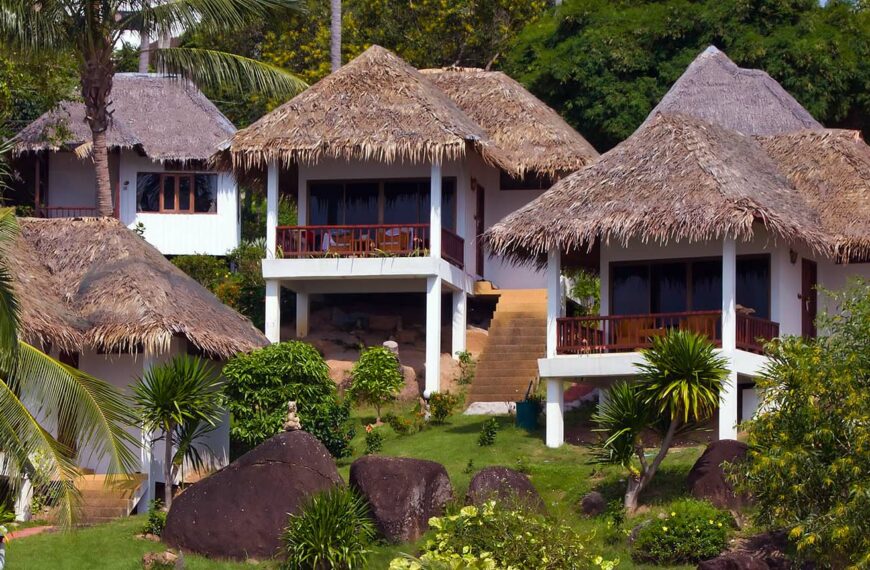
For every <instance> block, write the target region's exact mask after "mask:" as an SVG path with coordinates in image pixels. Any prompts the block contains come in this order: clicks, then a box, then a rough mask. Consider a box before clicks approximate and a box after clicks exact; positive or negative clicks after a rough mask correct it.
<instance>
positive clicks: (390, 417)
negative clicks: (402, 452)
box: [384, 412, 414, 435]
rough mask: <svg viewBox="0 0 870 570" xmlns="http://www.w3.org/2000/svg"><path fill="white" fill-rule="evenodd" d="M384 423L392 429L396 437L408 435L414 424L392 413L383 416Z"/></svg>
mask: <svg viewBox="0 0 870 570" xmlns="http://www.w3.org/2000/svg"><path fill="white" fill-rule="evenodd" d="M384 421H385V422H386V423H387V425H389V426H390V427H391V428H393V431H394V432H396V435H408V434H409V433H411V430H412V429H413V428H414V422H412V421H411V420H409V419H408V418H405V417H402V416H398V415H396V414H394V413H392V412H389V413H386V414H384Z"/></svg>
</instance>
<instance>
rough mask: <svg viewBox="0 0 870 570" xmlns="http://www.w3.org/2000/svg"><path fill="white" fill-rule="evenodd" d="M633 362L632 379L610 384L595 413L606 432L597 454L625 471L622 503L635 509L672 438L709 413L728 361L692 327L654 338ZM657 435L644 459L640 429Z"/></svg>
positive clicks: (631, 509) (715, 399)
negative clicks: (634, 376)
mask: <svg viewBox="0 0 870 570" xmlns="http://www.w3.org/2000/svg"><path fill="white" fill-rule="evenodd" d="M642 355H643V361H642V362H641V363H640V364H638V365H637V369H638V373H639V377H638V379H637V380H636V381H635V382H621V383H618V384H616V385H614V386H613V387H612V388H611V389H610V390H609V391H608V392H609V393H608V397H607V399H606V400H605V401H604V403H602V405H601V406H600V407H599V410H598V412H597V413H596V414H595V416H593V421H594V422H595V423H597V424H598V430H599V431H602V432H604V433H605V434H606V439H605V440H604V442H603V443H602V444H601V447H600V449H599V453H598V459H599V460H600V461H602V462H608V463H618V464H620V465H622V466H623V467H625V469H626V470H627V471H628V474H629V475H628V486H627V488H626V491H625V507H626V509H628V510H629V511H630V512H633V511H635V510H636V509H637V503H638V497H639V496H640V493H641V491H643V490H644V489H645V488H646V487H647V486H648V485H649V483H650V481H652V479H653V477H654V476H655V474H656V472H657V471H658V469H659V466H660V465H661V463H662V461H663V460H664V458H665V456H666V455H667V454H668V451H669V450H670V448H671V445H672V444H673V442H674V436H675V435H676V434H677V433H678V432H679V431H680V430H681V429H685V428H687V427H690V426H693V425H697V424H699V423H701V422H704V421H706V420H708V419H710V418H711V417H712V416H713V412H714V411H715V410H716V408H717V406H718V405H719V398H720V396H719V394H720V392H721V390H722V387H723V386H724V383H725V379H726V378H727V376H728V361H727V359H725V358H724V357H722V356H720V355H718V354H716V352H715V347H714V346H713V344H712V343H711V342H710V341H709V340H708V339H707V338H706V337H705V336H703V335H699V334H697V333H694V332H691V331H671V332H670V333H668V334H667V335H665V336H663V337H661V338H657V339H654V340H653V344H652V348H650V349H648V350H644V351H643V353H642ZM649 429H651V430H653V431H656V432H658V433H659V435H660V436H661V445H660V446H659V451H658V453H657V454H656V455H655V457H654V458H653V460H652V461H651V462H650V461H647V457H646V453H645V450H644V446H643V440H642V437H643V433H644V432H645V431H646V430H649Z"/></svg>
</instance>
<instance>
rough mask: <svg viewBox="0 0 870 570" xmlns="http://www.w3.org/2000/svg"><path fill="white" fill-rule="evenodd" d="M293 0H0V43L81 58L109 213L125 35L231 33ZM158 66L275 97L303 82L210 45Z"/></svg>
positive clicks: (170, 54) (101, 200)
mask: <svg viewBox="0 0 870 570" xmlns="http://www.w3.org/2000/svg"><path fill="white" fill-rule="evenodd" d="M295 6H296V0H164V1H155V0H40V1H39V2H24V1H22V0H0V41H2V40H5V41H7V42H9V43H10V44H11V45H13V46H15V47H17V48H18V49H20V50H21V51H22V53H24V54H25V55H26V54H35V53H38V52H39V51H41V50H69V51H71V52H73V53H75V54H77V56H78V64H79V78H80V83H81V95H82V99H83V101H84V104H85V110H86V117H87V118H86V121H87V123H88V126H89V127H90V129H91V135H92V141H91V143H92V146H91V154H92V156H93V160H94V167H95V169H96V192H97V206H98V209H99V212H100V215H101V216H111V215H112V212H113V208H112V189H111V186H110V181H109V180H110V178H109V158H108V149H107V145H106V131H107V130H108V128H109V126H110V124H111V120H112V110H111V93H112V77H113V75H114V73H115V62H114V59H113V55H114V50H115V45H117V43H118V41H119V40H120V38H121V34H122V33H124V32H125V31H128V30H135V31H138V32H139V34H140V37H143V38H149V37H157V36H160V35H161V34H164V35H165V34H167V33H171V32H172V31H173V30H179V29H181V30H190V29H193V28H198V29H201V30H203V31H206V32H216V31H226V30H233V29H237V28H240V27H242V26H244V25H245V24H247V23H249V22H251V21H253V20H256V19H259V18H264V17H267V16H268V15H269V14H270V13H272V12H273V11H274V10H276V9H281V8H294V7H295ZM156 55H157V58H158V61H159V68H160V69H163V70H166V71H167V72H170V73H176V74H179V75H180V76H182V77H186V78H189V79H191V80H192V81H193V82H194V83H197V84H199V85H209V86H217V85H228V84H229V85H234V86H237V87H239V88H240V89H246V90H259V91H262V92H264V93H268V94H271V95H276V96H286V95H291V94H295V93H297V92H298V91H299V90H300V89H302V88H303V87H304V86H305V84H304V82H302V81H301V80H300V79H298V78H296V77H295V76H293V75H291V74H289V73H287V72H285V71H283V70H281V69H279V68H277V67H274V66H270V65H267V64H265V63H262V62H259V61H256V60H253V59H250V58H245V57H242V56H238V55H233V54H228V53H223V52H218V51H214V50H207V49H192V48H166V49H159V50H157V53H156Z"/></svg>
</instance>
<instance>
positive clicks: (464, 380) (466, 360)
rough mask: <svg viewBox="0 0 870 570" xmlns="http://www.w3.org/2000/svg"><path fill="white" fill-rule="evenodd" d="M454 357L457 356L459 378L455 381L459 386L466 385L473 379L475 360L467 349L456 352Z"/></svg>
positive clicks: (475, 366) (475, 367)
mask: <svg viewBox="0 0 870 570" xmlns="http://www.w3.org/2000/svg"><path fill="white" fill-rule="evenodd" d="M456 357H457V358H459V378H458V379H457V380H456V383H457V384H459V385H460V386H468V385H469V384H471V383H472V382H473V381H474V373H475V371H476V369H477V362H476V361H475V360H474V357H473V356H471V353H470V352H468V351H467V350H463V351H460V352H457V353H456Z"/></svg>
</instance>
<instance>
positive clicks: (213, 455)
mask: <svg viewBox="0 0 870 570" xmlns="http://www.w3.org/2000/svg"><path fill="white" fill-rule="evenodd" d="M19 224H20V226H21V236H20V237H19V240H18V243H17V244H16V247H15V250H14V255H12V256H10V259H9V261H10V265H11V269H12V275H13V281H14V285H15V292H16V295H17V297H18V298H19V302H20V306H21V335H22V339H23V340H25V341H26V342H29V343H31V344H33V345H34V346H37V347H40V348H41V349H42V350H43V351H44V352H46V353H48V354H50V355H52V356H54V357H55V358H58V359H59V360H61V361H62V362H64V363H66V364H68V365H70V366H73V367H75V368H78V369H80V370H82V371H84V372H87V373H88V374H90V375H92V376H94V377H96V378H99V379H101V380H104V381H106V382H108V383H110V384H112V385H113V386H115V387H117V388H119V389H120V390H121V391H122V392H123V393H125V394H127V395H129V394H130V387H131V386H132V385H133V384H134V383H135V382H136V380H137V379H138V378H139V377H141V376H142V375H143V374H144V373H145V372H146V371H147V370H148V369H149V368H150V367H152V366H154V365H156V364H159V363H162V362H165V361H167V360H169V359H171V358H172V357H174V356H176V355H179V354H197V355H201V356H204V357H206V358H209V359H211V360H212V362H213V364H214V365H215V366H217V367H221V366H222V363H223V362H224V361H226V360H227V359H229V358H230V357H231V356H233V355H235V354H236V353H238V352H247V351H250V350H253V349H255V348H259V347H261V346H265V345H266V344H267V342H266V339H265V337H264V336H263V335H262V334H261V333H260V332H259V331H257V330H256V329H255V328H254V326H253V325H252V324H251V322H250V321H249V320H248V319H246V318H244V317H242V316H241V315H239V314H238V313H236V312H235V311H233V310H232V309H230V308H229V307H227V306H225V305H223V304H222V303H221V302H220V301H219V300H218V299H217V298H216V297H215V296H214V295H212V294H211V293H210V292H209V291H208V290H206V289H205V288H204V287H202V286H201V285H199V284H198V283H197V282H196V281H194V280H193V279H191V278H190V277H188V276H187V275H186V274H184V273H183V272H182V271H181V270H179V269H178V268H177V267H175V266H174V265H172V263H170V262H169V261H168V260H167V259H166V258H165V257H164V256H163V255H161V253H160V252H159V251H157V250H156V249H155V248H154V247H152V246H151V245H149V244H147V243H146V242H145V241H144V240H142V239H141V238H139V237H138V236H137V235H136V234H135V233H133V232H131V231H129V230H128V229H126V228H125V227H124V226H122V225H121V224H120V223H119V222H118V221H117V220H115V219H112V218H76V219H71V218H57V219H38V218H19ZM34 409H39V406H38V405H35V406H34ZM44 425H47V426H52V425H56V423H55V422H54V421H53V419H52V418H44ZM130 430H131V431H132V435H133V436H134V439H136V440H141V441H142V443H143V447H142V450H141V458H140V459H141V465H140V468H139V472H138V473H137V474H136V475H135V476H134V477H133V478H132V480H131V481H130V485H125V486H123V487H121V488H118V489H114V488H108V487H106V486H105V485H104V481H105V478H106V474H107V471H108V470H109V469H110V466H109V465H108V462H107V460H106V459H105V458H102V457H101V456H98V455H96V454H94V453H92V451H91V450H89V449H79V450H77V460H78V461H79V467H80V468H81V471H82V473H83V474H84V475H83V476H82V477H81V478H80V479H78V480H77V481H76V485H77V486H78V487H79V489H80V490H81V491H82V495H83V504H82V509H83V513H82V521H83V522H97V521H102V520H107V519H111V518H114V517H118V516H123V515H126V514H129V513H130V512H131V511H132V510H133V509H134V508H136V507H137V505H138V508H139V512H142V509H146V508H147V506H148V500H149V499H150V498H153V497H155V496H159V495H155V487H156V486H157V485H164V484H166V482H165V481H164V480H163V467H162V465H163V457H164V456H163V442H162V441H159V442H156V443H155V444H154V446H153V448H152V446H151V439H152V434H148V433H141V432H140V430H139V429H137V428H135V427H131V428H130ZM54 435H55V436H59V435H60V434H57V433H55V434H54ZM198 445H201V446H202V447H201V450H202V454H203V457H204V459H205V463H206V465H207V467H211V468H220V467H223V466H225V465H227V463H228V462H229V419H228V418H224V420H223V422H222V423H221V424H220V425H219V426H218V427H217V429H215V430H214V431H212V432H210V433H208V434H207V435H205V436H204V438H203V439H202V440H201V441H200V443H199V444H198ZM152 450H153V455H152ZM190 475H191V473H190V471H189V470H188V471H187V473H186V476H187V477H188V478H186V479H185V480H187V481H190V478H189V476H190ZM180 482H181V481H180V480H179V481H174V482H173V483H174V484H177V483H180ZM25 490H26V489H25ZM28 504H29V503H28V502H27V501H24V502H21V503H20V504H19V505H18V507H19V508H18V510H19V513H18V514H19V516H21V517H22V518H24V517H25V516H26V515H27V509H28V507H27V505H28Z"/></svg>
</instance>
